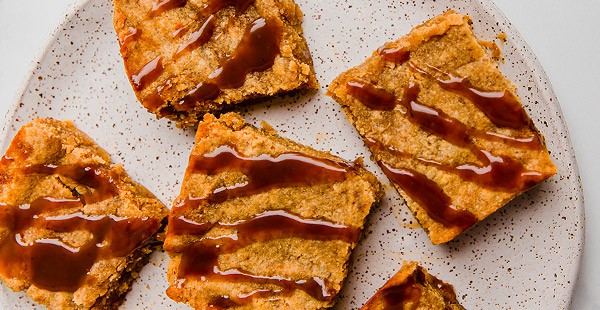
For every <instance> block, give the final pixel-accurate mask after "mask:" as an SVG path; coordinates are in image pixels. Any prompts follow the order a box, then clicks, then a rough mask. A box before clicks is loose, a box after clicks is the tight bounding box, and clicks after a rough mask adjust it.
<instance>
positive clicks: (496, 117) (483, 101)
mask: <svg viewBox="0 0 600 310" xmlns="http://www.w3.org/2000/svg"><path fill="white" fill-rule="evenodd" d="M409 67H410V69H411V70H414V71H417V72H419V73H421V74H423V75H425V76H427V77H428V78H430V79H433V80H435V81H436V82H437V83H438V84H439V85H440V86H441V87H442V88H443V89H444V90H447V91H449V92H453V93H455V94H458V95H460V96H463V97H465V98H467V99H469V101H471V102H472V103H473V104H474V105H475V106H476V107H477V108H478V109H479V110H481V111H482V112H483V113H484V114H485V115H486V116H487V117H488V119H489V120H490V121H491V122H492V123H494V124H495V125H496V126H499V127H508V128H514V129H521V128H528V127H530V126H531V119H530V118H529V116H527V112H525V110H524V109H523V107H522V106H521V103H520V102H519V99H518V98H517V97H516V96H515V95H514V94H513V93H512V92H510V91H486V90H482V89H479V88H476V87H474V86H473V85H472V84H471V82H470V81H469V80H468V79H467V78H466V77H458V76H454V75H452V74H450V73H448V72H443V71H442V70H440V69H438V68H435V67H432V66H429V68H431V69H432V70H434V71H436V72H438V73H440V74H441V75H443V76H445V77H447V79H442V78H439V77H434V76H433V75H431V74H429V72H427V71H425V70H423V69H421V68H418V67H416V66H415V65H413V64H412V63H409Z"/></svg>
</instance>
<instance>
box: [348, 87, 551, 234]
mask: <svg viewBox="0 0 600 310" xmlns="http://www.w3.org/2000/svg"><path fill="white" fill-rule="evenodd" d="M347 89H348V92H349V94H350V95H351V96H353V97H355V98H356V99H357V100H359V101H360V102H361V103H363V104H364V105H365V106H367V107H368V108H370V109H374V110H381V111H391V110H394V109H395V106H396V105H401V106H403V107H404V108H405V109H406V111H403V110H395V111H399V112H400V113H403V115H405V116H406V117H407V119H408V120H409V121H410V122H412V123H414V124H415V125H417V126H419V127H421V128H422V129H423V130H425V131H427V132H430V133H432V134H434V135H436V136H438V137H440V138H442V139H444V140H446V141H448V142H450V143H452V144H455V145H457V146H460V147H466V148H469V149H470V150H471V151H472V152H474V154H475V155H476V156H477V158H478V159H479V160H481V161H482V162H483V165H476V164H471V163H467V164H464V165H460V166H456V167H455V166H450V165H445V164H441V163H438V162H435V161H432V160H427V159H423V158H414V159H416V160H418V161H419V162H421V163H423V164H426V165H430V166H436V167H437V168H440V169H442V170H444V171H447V172H451V173H454V174H457V175H459V176H460V177H461V178H463V179H464V180H467V181H471V182H476V183H477V184H479V185H481V186H483V187H487V188H491V189H493V190H503V191H514V192H519V191H523V190H526V189H528V188H530V187H531V186H533V185H535V184H536V183H538V182H540V181H541V180H543V176H542V175H541V174H540V173H537V172H534V171H528V170H526V169H525V167H523V165H522V164H520V163H518V162H516V161H515V160H513V159H511V158H509V157H507V156H496V155H493V154H492V153H491V152H489V151H487V150H482V149H479V148H478V147H477V146H475V145H474V144H473V141H472V137H473V136H478V137H480V138H487V139H489V140H494V141H498V139H501V140H502V141H505V142H509V143H510V144H512V145H515V146H517V147H523V148H528V149H540V148H541V142H540V139H539V137H537V135H534V137H532V138H509V137H505V136H503V135H499V134H492V133H487V132H484V131H480V130H477V129H475V128H471V127H468V126H466V125H465V124H463V123H462V122H460V121H459V120H457V119H455V118H452V117H450V116H449V115H447V114H445V113H444V112H443V111H441V110H439V109H437V108H434V107H430V106H427V105H424V104H422V103H420V102H419V101H418V100H417V98H418V95H419V92H420V89H419V86H418V84H416V83H414V82H410V83H409V84H408V85H407V87H406V88H405V90H404V95H403V97H402V98H401V99H397V98H396V97H395V96H394V95H393V94H391V93H388V92H387V91H385V90H383V89H379V88H377V87H375V86H372V85H369V84H364V83H361V82H358V81H350V82H348V83H347ZM365 141H366V142H367V144H368V145H369V147H371V148H384V149H385V150H386V151H388V152H390V153H393V154H395V155H397V156H398V155H402V156H403V157H411V156H409V155H405V154H402V152H398V151H396V150H393V149H392V148H389V147H387V146H383V144H382V143H380V142H378V141H375V140H373V139H370V138H367V137H365ZM411 158H412V157H411ZM379 165H380V166H381V167H382V169H383V171H384V173H385V174H386V175H387V176H388V178H390V180H392V181H393V182H394V183H396V184H398V185H399V186H400V187H401V188H402V189H403V190H404V191H405V192H406V194H407V195H408V196H410V197H411V198H412V199H413V200H415V201H416V202H418V203H419V204H420V205H421V206H423V208H424V209H425V210H426V211H427V213H428V214H429V216H430V217H431V218H433V219H434V220H436V221H437V222H440V223H442V224H444V225H445V226H447V227H454V226H458V227H464V228H468V227H469V226H470V225H472V224H474V223H475V221H476V217H475V216H474V215H473V214H470V213H469V215H464V214H463V215H461V216H456V215H453V214H454V213H455V212H454V211H455V210H456V209H455V207H454V206H453V205H452V202H451V199H450V198H449V197H448V196H447V195H446V194H445V193H444V192H443V190H442V189H441V188H440V187H439V185H437V184H436V183H435V182H433V181H431V180H428V179H427V177H426V176H424V175H422V174H420V173H418V172H416V171H414V170H411V169H406V168H395V167H391V166H389V165H388V164H386V163H383V162H381V161H380V162H379ZM415 184H420V185H419V186H416V187H415V186H414V185H415ZM464 212H466V211H464ZM461 214H462V213H461Z"/></svg>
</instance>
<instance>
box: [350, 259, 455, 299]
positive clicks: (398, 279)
mask: <svg viewBox="0 0 600 310" xmlns="http://www.w3.org/2000/svg"><path fill="white" fill-rule="evenodd" d="M417 272H421V273H422V274H423V275H425V279H424V281H423V282H422V281H419V282H418V284H420V285H421V286H422V290H425V291H426V292H427V293H433V294H435V295H436V296H437V297H441V298H442V299H443V302H444V306H445V307H446V308H445V309H450V310H464V309H465V308H464V307H463V306H462V305H460V303H459V302H458V300H456V297H455V296H452V295H450V294H449V293H447V292H444V291H443V290H441V289H440V288H437V287H436V285H435V284H434V283H433V281H432V280H434V279H437V277H435V276H433V275H431V274H429V272H427V270H426V269H425V268H423V267H421V266H419V264H418V263H417V262H413V261H405V262H404V264H403V265H402V267H401V268H400V270H399V271H398V272H397V273H396V274H395V275H393V276H392V277H391V278H390V279H389V280H388V281H387V282H386V283H385V284H384V285H383V286H382V287H381V288H380V289H378V290H377V292H375V294H374V295H373V296H372V297H371V298H370V299H369V300H368V301H367V302H366V303H365V305H364V306H362V307H361V308H360V310H377V309H385V306H384V305H385V302H384V300H383V298H382V294H381V293H382V292H383V291H384V290H385V289H387V288H389V287H392V286H395V285H399V284H402V283H404V282H405V281H407V280H408V278H409V277H412V276H415V273H417ZM417 279H418V278H417ZM438 281H441V280H439V279H438ZM442 282H444V283H445V284H446V285H449V284H448V283H446V282H445V281H442ZM450 286H451V285H450ZM452 288H453V289H454V287H452ZM440 295H441V296H440ZM421 298H427V295H426V296H425V297H423V296H422V297H421ZM420 302H423V301H422V300H420ZM405 306H406V305H405ZM405 308H408V309H415V306H414V305H412V306H411V307H405ZM416 309H427V305H425V306H424V307H419V306H416Z"/></svg>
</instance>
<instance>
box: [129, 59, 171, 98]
mask: <svg viewBox="0 0 600 310" xmlns="http://www.w3.org/2000/svg"><path fill="white" fill-rule="evenodd" d="M162 59H163V58H162V56H158V57H156V58H154V59H153V60H151V61H150V62H148V63H147V64H146V65H144V67H142V69H140V71H139V72H138V73H136V74H134V75H132V76H131V82H132V83H133V85H134V87H135V88H136V89H137V90H141V89H144V88H145V87H146V86H147V85H148V84H150V83H152V82H154V81H155V80H156V79H157V78H158V77H159V76H160V75H161V74H162V72H163V71H164V67H163V65H162Z"/></svg>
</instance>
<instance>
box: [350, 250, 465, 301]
mask: <svg viewBox="0 0 600 310" xmlns="http://www.w3.org/2000/svg"><path fill="white" fill-rule="evenodd" d="M360 309H361V310H388V309H389V310H391V309H394V310H403V309H404V310H429V309H448V310H462V309H465V308H464V307H463V306H461V305H460V304H459V303H458V301H457V300H456V293H455V292H454V287H453V286H452V285H450V284H447V283H445V282H443V281H441V280H439V279H438V278H436V277H434V276H432V275H430V274H429V273H428V272H427V270H425V269H424V268H423V267H421V266H419V265H418V264H417V263H416V262H405V263H404V264H403V265H402V268H401V269H400V271H398V273H396V274H395V275H394V276H393V277H392V278H391V279H390V280H389V281H387V282H386V283H385V284H384V285H383V287H381V288H380V289H379V290H378V291H377V292H376V293H375V295H373V297H371V299H369V301H367V303H366V304H365V305H364V306H363V307H362V308H360Z"/></svg>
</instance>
